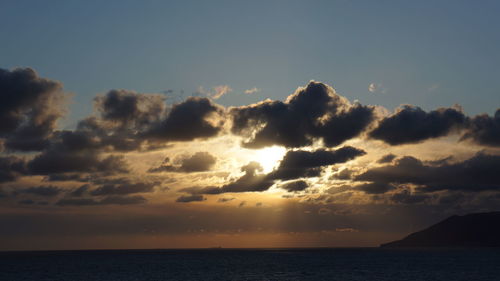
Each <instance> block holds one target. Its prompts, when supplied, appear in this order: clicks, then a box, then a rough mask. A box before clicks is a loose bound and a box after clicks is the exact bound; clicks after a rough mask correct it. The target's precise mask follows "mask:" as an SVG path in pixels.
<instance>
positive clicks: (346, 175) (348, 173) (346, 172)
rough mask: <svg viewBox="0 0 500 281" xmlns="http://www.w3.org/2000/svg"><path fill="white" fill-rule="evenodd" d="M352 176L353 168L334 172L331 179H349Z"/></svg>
mask: <svg viewBox="0 0 500 281" xmlns="http://www.w3.org/2000/svg"><path fill="white" fill-rule="evenodd" d="M351 178H352V170H350V169H347V168H346V169H342V170H341V171H339V172H337V173H335V174H333V176H332V178H331V179H338V180H349V179H351Z"/></svg>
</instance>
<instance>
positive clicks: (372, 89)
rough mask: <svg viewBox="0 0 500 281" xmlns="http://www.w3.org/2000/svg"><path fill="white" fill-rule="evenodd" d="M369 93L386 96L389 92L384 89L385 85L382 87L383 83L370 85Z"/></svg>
mask: <svg viewBox="0 0 500 281" xmlns="http://www.w3.org/2000/svg"><path fill="white" fill-rule="evenodd" d="M368 91H369V92H370V93H380V94H385V93H386V92H387V89H386V88H384V85H382V83H370V85H368Z"/></svg>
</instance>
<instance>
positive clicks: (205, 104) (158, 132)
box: [144, 97, 224, 141]
mask: <svg viewBox="0 0 500 281" xmlns="http://www.w3.org/2000/svg"><path fill="white" fill-rule="evenodd" d="M223 114H224V108H223V107H221V106H219V105H216V104H214V103H212V101H210V100H209V99H207V98H200V97H189V98H188V99H187V100H186V101H184V102H182V103H178V104H175V105H174V106H173V107H172V109H171V110H170V112H169V114H168V116H167V118H165V119H164V120H163V121H161V122H160V123H159V124H157V125H155V126H153V127H152V128H151V130H149V131H148V132H146V133H145V134H144V137H146V138H152V139H157V140H163V141H192V140H195V139H205V138H210V137H214V136H216V135H217V134H218V133H219V132H220V131H221V130H222V125H223V122H224V119H223Z"/></svg>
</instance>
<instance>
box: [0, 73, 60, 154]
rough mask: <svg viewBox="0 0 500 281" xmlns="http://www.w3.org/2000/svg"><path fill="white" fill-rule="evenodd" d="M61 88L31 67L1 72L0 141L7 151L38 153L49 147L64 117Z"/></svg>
mask: <svg viewBox="0 0 500 281" xmlns="http://www.w3.org/2000/svg"><path fill="white" fill-rule="evenodd" d="M62 88H63V86H62V84H61V83H60V82H58V81H54V80H50V79H46V78H42V77H39V76H38V74H37V73H36V72H35V71H34V70H33V69H31V68H16V69H14V70H12V71H9V70H5V69H0V138H3V139H4V141H3V146H4V147H5V149H7V150H12V151H15V150H20V151H38V150H42V149H43V148H45V147H46V146H47V145H48V139H49V138H50V136H51V134H52V132H53V131H54V130H55V129H56V126H57V120H58V119H59V118H61V117H62V116H63V114H64V110H63V107H62V105H63V104H64V102H65V100H66V95H65V94H64V93H63V91H62Z"/></svg>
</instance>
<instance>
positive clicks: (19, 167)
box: [0, 156, 28, 183]
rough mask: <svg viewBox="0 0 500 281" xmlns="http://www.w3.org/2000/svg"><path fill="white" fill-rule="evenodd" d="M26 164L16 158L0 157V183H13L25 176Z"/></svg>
mask: <svg viewBox="0 0 500 281" xmlns="http://www.w3.org/2000/svg"><path fill="white" fill-rule="evenodd" d="M27 170H28V169H27V167H26V162H25V161H24V159H22V158H19V157H17V156H6V157H0V183H2V182H9V181H14V180H16V179H17V178H19V177H20V176H22V175H24V174H27V172H28V171H27Z"/></svg>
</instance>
